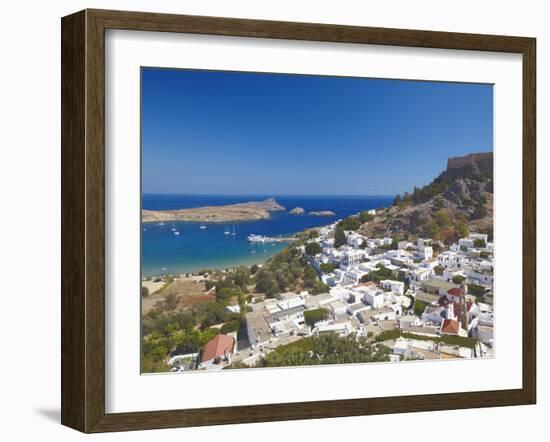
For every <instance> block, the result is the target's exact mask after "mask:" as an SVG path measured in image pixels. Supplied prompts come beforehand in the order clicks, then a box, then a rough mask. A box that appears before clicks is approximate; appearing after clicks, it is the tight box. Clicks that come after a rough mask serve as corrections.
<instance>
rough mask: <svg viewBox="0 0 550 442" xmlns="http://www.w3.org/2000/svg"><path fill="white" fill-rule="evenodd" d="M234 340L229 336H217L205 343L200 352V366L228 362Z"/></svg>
mask: <svg viewBox="0 0 550 442" xmlns="http://www.w3.org/2000/svg"><path fill="white" fill-rule="evenodd" d="M234 345H235V340H234V339H233V338H232V337H231V336H227V335H217V336H216V337H215V338H213V339H211V340H210V341H208V342H207V343H206V345H205V346H204V349H203V350H202V355H201V363H202V364H219V363H220V362H223V361H225V362H229V358H230V356H231V353H233V347H234Z"/></svg>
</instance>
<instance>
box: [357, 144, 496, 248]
mask: <svg viewBox="0 0 550 442" xmlns="http://www.w3.org/2000/svg"><path fill="white" fill-rule="evenodd" d="M359 231H360V232H361V233H363V234H364V235H366V236H369V237H375V236H382V235H383V236H390V237H399V238H400V239H401V238H409V237H410V238H414V237H419V236H426V237H431V238H434V239H441V240H444V241H447V242H449V241H452V240H456V239H457V238H458V237H461V236H465V235H466V234H467V232H468V231H471V232H483V233H489V234H490V235H492V233H493V154H492V152H487V153H476V154H470V155H467V156H465V157H456V158H449V160H448V162H447V169H446V170H445V171H443V172H442V173H441V174H440V175H439V176H438V177H437V178H435V179H434V180H433V181H432V182H431V183H430V184H428V185H426V186H424V187H421V188H417V187H415V188H414V189H413V191H412V192H411V193H405V194H404V195H398V196H397V197H396V198H395V201H394V203H393V205H392V206H391V207H389V208H386V209H382V210H379V211H378V212H377V214H376V216H375V217H374V219H373V220H372V221H368V222H366V223H364V224H363V225H362V226H361V227H360V229H359Z"/></svg>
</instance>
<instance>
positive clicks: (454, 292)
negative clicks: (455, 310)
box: [447, 287, 464, 296]
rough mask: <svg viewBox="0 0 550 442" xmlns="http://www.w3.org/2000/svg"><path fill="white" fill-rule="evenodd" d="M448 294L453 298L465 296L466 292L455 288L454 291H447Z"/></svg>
mask: <svg viewBox="0 0 550 442" xmlns="http://www.w3.org/2000/svg"><path fill="white" fill-rule="evenodd" d="M447 293H448V294H449V295H453V296H464V292H463V291H462V289H459V288H458V287H453V288H452V289H450V290H447Z"/></svg>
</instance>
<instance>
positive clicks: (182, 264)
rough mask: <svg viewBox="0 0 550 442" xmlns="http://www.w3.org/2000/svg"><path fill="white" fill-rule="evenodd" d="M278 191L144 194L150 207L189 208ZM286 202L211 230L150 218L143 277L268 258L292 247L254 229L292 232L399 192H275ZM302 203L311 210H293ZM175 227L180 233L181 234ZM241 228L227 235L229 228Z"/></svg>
mask: <svg viewBox="0 0 550 442" xmlns="http://www.w3.org/2000/svg"><path fill="white" fill-rule="evenodd" d="M272 196H273V195H239V196H233V195H232V196H223V195H167V194H158V195H154V194H144V195H143V197H142V206H143V208H144V209H151V210H162V209H183V208H189V207H201V206H211V205H226V204H235V203H240V202H246V201H260V200H264V199H266V198H268V197H272ZM273 197H274V198H275V199H276V200H277V202H279V203H280V204H282V205H283V206H285V207H286V209H287V211H286V212H274V213H272V217H271V218H270V219H266V220H260V221H245V222H239V223H225V224H223V223H222V224H219V223H209V224H206V229H201V228H200V224H198V223H192V222H166V223H164V225H159V224H157V223H144V224H143V225H142V244H141V246H142V276H144V277H145V276H155V275H162V274H179V273H186V272H194V271H198V270H201V269H204V268H210V269H213V268H215V269H223V268H229V267H235V266H238V265H251V264H254V263H263V262H265V261H266V260H267V259H268V258H269V257H271V256H273V255H274V254H276V253H277V252H278V251H280V250H281V249H283V248H284V247H286V245H287V244H284V243H274V244H270V243H266V244H259V243H254V244H252V243H249V242H248V241H247V237H248V235H250V234H259V235H266V236H279V235H282V236H287V235H292V234H294V233H297V232H300V231H302V230H304V229H307V228H311V227H317V226H322V225H325V224H330V223H332V222H334V221H336V220H337V219H341V218H344V217H346V216H349V215H352V214H354V213H357V212H360V211H362V210H369V209H376V208H381V207H386V206H388V205H389V204H390V203H391V201H392V199H393V196H284V195H283V196H277V195H275V196H273ZM294 207H302V208H303V209H304V210H305V211H306V214H304V215H291V214H289V213H288V211H289V210H291V209H293V208H294ZM319 210H331V211H333V212H334V213H335V214H336V215H335V216H328V217H325V216H322V217H320V216H313V215H307V212H310V211H319ZM172 229H176V230H177V231H178V232H180V234H179V235H175V234H174V232H173V230H172ZM226 231H229V232H233V231H234V232H235V235H226V234H225V232H226Z"/></svg>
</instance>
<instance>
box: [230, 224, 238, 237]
mask: <svg viewBox="0 0 550 442" xmlns="http://www.w3.org/2000/svg"><path fill="white" fill-rule="evenodd" d="M236 234H237V232H235V224H233V231H232V232H231V236H235V235H236Z"/></svg>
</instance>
